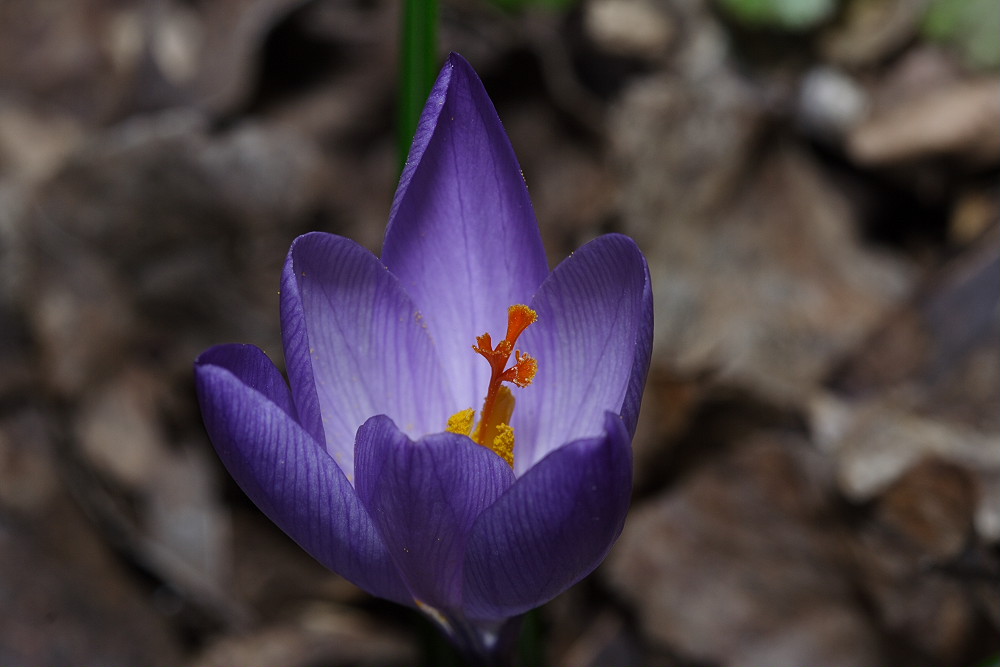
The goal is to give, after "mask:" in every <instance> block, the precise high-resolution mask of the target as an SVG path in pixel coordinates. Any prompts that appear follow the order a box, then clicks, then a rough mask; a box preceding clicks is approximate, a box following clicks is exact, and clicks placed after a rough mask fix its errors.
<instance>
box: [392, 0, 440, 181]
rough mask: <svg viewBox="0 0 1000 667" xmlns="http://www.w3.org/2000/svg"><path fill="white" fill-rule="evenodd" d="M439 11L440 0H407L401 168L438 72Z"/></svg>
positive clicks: (401, 90)
mask: <svg viewBox="0 0 1000 667" xmlns="http://www.w3.org/2000/svg"><path fill="white" fill-rule="evenodd" d="M437 14H438V7H437V0H404V3H403V33H402V48H401V49H400V67H399V73H400V76H399V118H398V119H397V123H396V125H397V128H398V131H397V135H396V139H397V146H398V148H399V164H400V169H402V167H403V165H405V164H406V156H407V153H409V151H410V144H411V143H412V142H413V135H414V133H415V132H416V130H417V121H419V120H420V112H421V110H422V109H423V108H424V102H426V101H427V94H428V93H430V91H431V86H433V85H434V78H435V77H436V76H437V70H438V57H437Z"/></svg>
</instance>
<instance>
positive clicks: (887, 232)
mask: <svg viewBox="0 0 1000 667" xmlns="http://www.w3.org/2000/svg"><path fill="white" fill-rule="evenodd" d="M399 24H400V7H399V5H398V4H397V2H396V1H395V0H309V1H306V0H146V1H142V0H0V663H2V664H5V665H43V664H49V665H51V664H76V665H102V666H110V665H135V664H149V665H156V664H160V665H166V664H188V665H195V666H198V667H209V666H213V665H234V664H240V665H248V666H252V665H264V664H270V665H275V664H280V665H286V666H288V667H320V666H336V665H393V664H396V665H398V664H420V663H421V662H424V663H430V662H432V661H437V662H438V664H443V662H445V661H447V659H448V658H447V657H442V655H443V654H441V653H440V651H441V650H442V649H441V648H440V646H436V645H435V644H434V640H433V639H428V637H433V636H434V635H433V632H432V631H429V630H428V626H426V625H421V623H420V621H419V620H418V619H417V616H416V615H415V614H411V613H410V612H409V611H407V610H404V609H401V608H398V607H396V606H394V605H391V604H388V603H383V602H381V601H378V600H374V599H372V598H370V597H369V596H367V595H366V594H364V593H362V592H360V591H359V590H357V589H356V588H354V587H353V586H352V585H350V584H348V583H347V582H345V581H344V580H342V579H341V578H339V577H338V576H337V575H334V574H331V573H329V572H326V571H325V570H324V569H323V568H322V567H320V566H319V565H317V564H316V563H315V562H313V561H312V560H311V559H310V558H309V557H308V556H306V555H305V554H304V553H303V552H301V551H300V550H299V549H298V548H297V547H296V546H295V545H294V544H293V543H292V542H291V541H290V540H288V539H287V538H286V537H285V536H284V535H283V534H282V533H280V531H278V530H277V529H276V528H275V527H274V526H272V525H271V524H270V522H268V521H267V520H266V519H265V518H264V517H263V515H261V514H260V513H259V512H258V511H257V510H256V509H255V508H254V507H253V506H252V505H251V504H250V503H249V502H248V501H247V500H246V498H245V497H244V496H243V494H242V493H241V492H240V491H239V489H238V488H237V487H236V486H235V484H234V483H233V482H232V481H231V480H230V479H229V477H228V475H226V474H225V472H224V470H223V469H222V467H221V465H220V464H219V462H218V460H217V459H216V457H215V455H214V452H213V450H212V448H211V445H210V444H209V442H208V440H207V438H206V436H205V433H204V431H203V428H202V425H201V420H200V416H199V414H198V410H197V406H196V403H195V399H194V391H193V382H192V371H191V364H192V360H193V359H194V358H195V356H196V355H197V354H198V353H199V352H201V351H202V350H203V349H204V348H206V347H208V346H210V345H212V344H215V343H220V342H230V341H245V342H253V343H256V344H258V345H260V346H262V347H264V348H265V349H266V350H267V351H268V353H269V354H270V355H271V356H272V358H274V359H276V361H278V362H279V363H280V361H281V345H280V332H279V329H278V297H277V288H278V280H279V274H280V268H281V266H282V263H283V261H284V257H285V253H286V252H287V249H288V246H289V243H290V242H291V240H292V239H293V238H294V237H295V236H296V235H298V234H300V233H303V232H306V231H309V230H314V229H317V230H324V231H328V232H334V233H337V234H342V235H345V236H349V237H351V238H353V239H356V240H358V241H359V242H361V243H362V244H364V245H366V246H368V247H370V248H371V249H373V250H374V251H376V252H377V251H378V250H379V245H380V243H381V239H382V235H383V232H384V227H385V223H386V220H387V217H388V211H389V205H390V202H391V197H392V193H393V190H394V187H395V180H396V177H397V168H398V161H397V156H396V154H395V148H394V140H393V124H394V122H395V121H394V119H395V111H394V108H395V95H396V92H395V91H396V75H397V70H398V47H397V42H398V26H399ZM998 35H1000V5H998V4H997V3H996V2H995V0H503V1H501V0H495V1H488V0H442V6H441V25H440V29H439V39H440V45H441V55H442V57H443V56H444V54H445V53H447V52H448V51H457V52H460V53H462V54H463V55H464V56H465V57H466V58H468V59H469V60H470V61H471V63H472V64H473V66H474V67H476V68H477V70H478V71H479V73H480V75H481V76H482V77H483V79H484V82H485V84H486V87H487V89H488V91H489V93H490V95H491V96H492V97H493V100H494V101H495V103H496V105H497V108H498V110H499V113H500V116H501V118H502V120H503V122H504V124H505V127H506V128H507V130H508V132H509V134H510V136H511V140H512V142H513V144H514V147H515V150H516V151H517V154H518V156H519V158H520V160H521V164H522V167H523V170H524V175H525V178H526V180H527V183H528V186H529V188H530V191H531V193H532V197H533V199H534V203H535V207H536V212H537V214H538V218H539V220H540V223H541V228H542V234H543V237H544V239H545V242H546V247H547V249H548V251H549V253H550V261H551V262H552V264H553V265H554V264H555V263H556V262H558V261H559V260H560V259H562V258H563V257H565V256H566V255H567V254H568V253H569V252H570V251H572V250H573V249H574V248H576V247H578V246H579V245H580V244H582V243H584V242H586V241H587V240H589V239H591V238H592V237H594V236H596V235H598V234H601V233H605V232H609V231H620V232H625V233H627V234H630V235H632V236H633V237H634V238H635V239H636V240H637V241H638V242H639V244H640V246H641V247H642V248H643V249H644V251H645V252H646V255H647V257H648V258H649V262H650V265H651V270H652V273H653V279H654V294H655V301H656V337H655V350H654V356H653V363H652V369H651V372H650V379H649V384H648V387H647V391H646V396H645V401H644V405H643V415H642V418H641V423H640V429H639V433H638V435H637V436H636V440H635V452H636V482H635V499H634V504H633V509H632V512H631V514H630V516H629V520H628V523H627V525H626V527H625V531H624V533H623V535H622V537H621V539H620V541H619V542H618V544H617V546H616V547H615V548H614V550H613V551H612V553H611V556H610V557H609V558H608V560H607V561H606V562H605V563H604V565H602V566H601V567H600V568H599V569H598V570H597V572H596V573H595V574H594V575H593V576H591V577H590V578H588V579H587V580H586V581H584V582H583V583H581V584H580V585H578V586H576V587H574V588H573V589H571V590H570V591H568V592H567V593H565V594H564V595H562V596H561V597H559V598H557V599H556V600H554V601H553V602H551V603H550V604H548V605H546V606H545V607H543V608H542V609H541V610H540V611H539V612H537V613H536V614H534V615H532V616H531V617H530V619H529V623H528V628H527V631H526V636H527V640H528V641H530V642H534V645H535V647H536V648H535V649H533V650H534V651H535V656H536V659H537V660H538V662H539V663H544V664H547V665H557V666H558V665H565V666H570V665H573V666H576V665H622V664H633V665H666V666H673V665H677V666H680V665H685V666H701V667H716V666H718V667H724V666H733V667H736V666H749V665H768V666H770V667H801V665H814V666H817V667H838V666H843V667H857V666H859V665H903V664H905V665H909V666H911V667H920V666H937V665H940V666H943V667H956V666H964V665H970V666H971V665H997V664H1000V658H998V657H997V656H998V654H1000V547H998V544H1000V411H998V406H1000V308H998V303H1000V231H998V219H1000V199H998V189H1000V188H998V184H1000V182H998V179H997V176H998V166H1000V81H998V78H997V73H998V68H1000V44H998V40H1000V37H998Z"/></svg>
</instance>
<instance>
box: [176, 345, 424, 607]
mask: <svg viewBox="0 0 1000 667" xmlns="http://www.w3.org/2000/svg"><path fill="white" fill-rule="evenodd" d="M195 379H196V382H197V389H198V399H199V402H200V403H201V411H202V415H203V417H204V420H205V428H206V430H207V431H208V434H209V436H210V437H211V439H212V443H213V444H214V445H215V449H216V451H217V452H218V454H219V458H221V459H222V462H223V463H224V464H225V466H226V469H227V470H228V471H229V473H230V474H231V475H232V476H233V479H235V480H236V482H237V484H239V485H240V488H242V489H243V491H244V492H245V493H246V494H247V495H248V496H249V497H250V499H251V500H252V501H253V502H254V503H255V504H256V505H257V507H259V508H260V509H261V511H262V512H264V514H266V515H267V516H268V518H270V519H271V520H272V521H273V522H274V523H276V524H277V525H278V526H279V527H280V528H281V529H282V530H283V531H285V533H287V534H288V536H289V537H291V538H292V539H293V540H295V541H296V542H298V543H299V545H300V546H301V547H302V548H303V549H305V550H306V551H307V552H309V553H310V554H311V555H312V556H313V557H314V558H315V559H316V560H318V561H319V562H321V563H323V565H325V566H326V567H328V568H330V569H331V570H334V571H336V572H339V573H340V574H341V575H342V576H344V577H345V578H346V579H349V580H350V581H352V582H354V583H355V584H357V585H358V586H360V587H362V588H364V589H365V590H368V591H370V592H371V593H373V594H374V595H378V596H381V597H384V598H388V599H390V600H395V601H397V602H402V603H407V602H408V601H409V598H408V595H407V592H406V588H405V587H404V586H403V583H402V581H401V580H400V578H399V575H398V574H397V572H396V570H395V567H394V566H393V564H392V561H391V560H390V558H389V554H388V552H387V550H386V547H385V544H384V543H383V542H382V539H381V537H380V536H379V534H378V532H377V531H376V529H375V526H374V525H373V524H372V522H371V519H370V518H369V516H368V513H367V512H366V511H365V509H364V507H362V505H361V503H360V502H359V500H358V497H357V494H356V493H355V491H354V488H353V487H352V486H351V484H350V483H349V482H348V481H347V478H346V477H345V476H344V473H343V471H341V469H340V468H339V467H338V466H337V464H336V463H334V461H333V459H332V458H331V457H330V455H329V454H327V452H326V451H325V450H324V449H323V447H322V445H321V444H320V443H318V442H316V440H315V439H314V438H312V437H311V436H310V435H309V433H307V432H306V431H305V429H303V428H302V426H301V425H300V424H299V423H298V422H297V421H296V420H295V419H294V418H293V416H292V412H291V411H290V410H291V408H292V400H291V395H290V393H289V390H288V386H287V385H286V384H285V382H284V379H283V378H282V377H281V373H280V372H279V371H278V369H277V368H275V366H274V364H272V363H271V361H270V360H269V359H267V357H266V356H265V355H264V353H263V352H262V351H261V350H260V349H258V348H256V347H253V346H251V345H223V346H219V347H215V348H212V349H210V350H208V351H206V352H205V353H203V354H202V355H201V356H200V357H199V358H198V360H197V361H196V363H195Z"/></svg>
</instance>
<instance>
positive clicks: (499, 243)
mask: <svg viewBox="0 0 1000 667" xmlns="http://www.w3.org/2000/svg"><path fill="white" fill-rule="evenodd" d="M382 261H383V262H384V263H385V265H386V266H387V267H389V269H390V270H391V271H392V272H393V273H394V274H395V275H396V276H398V277H399V279H400V281H401V282H402V284H403V288H404V289H405V290H406V292H407V293H408V294H409V295H410V296H411V297H412V298H413V301H414V303H415V304H416V305H417V308H419V309H420V312H421V313H422V314H423V315H424V318H425V320H426V322H427V327H428V329H429V331H430V334H431V337H432V338H433V339H434V341H435V344H436V345H437V349H438V353H439V355H440V358H441V363H442V366H443V367H444V368H445V372H446V374H447V375H448V378H449V380H450V382H451V386H452V388H453V392H454V396H455V398H456V399H458V401H459V403H461V405H460V406H459V407H457V408H456V410H458V409H461V408H468V407H474V408H478V406H479V403H481V402H482V400H483V396H484V394H485V391H486V384H487V382H488V381H489V366H488V365H487V364H486V363H485V362H484V361H483V360H482V359H480V358H479V357H477V356H476V355H475V354H474V353H473V352H472V350H471V349H470V348H471V346H472V345H474V344H475V341H476V336H478V335H480V334H482V333H484V332H487V331H489V332H491V333H493V334H494V336H496V338H495V339H494V340H499V339H500V338H502V337H503V335H504V332H505V331H506V329H507V308H508V307H509V306H511V305H513V304H516V303H528V300H529V299H530V298H531V296H532V295H533V294H534V293H535V290H536V289H537V288H538V286H539V285H540V284H541V282H542V280H544V278H545V276H546V275H547V274H548V265H547V263H546V259H545V251H544V249H543V247H542V241H541V236H540V234H539V231H538V222H537V220H536V218H535V213H534V210H533V209H532V206H531V200H530V199H529V197H528V190H527V187H526V186H525V183H524V178H523V177H522V176H521V170H520V167H519V165H518V163H517V158H516V157H515V156H514V150H513V148H512V147H511V145H510V140H509V139H508V138H507V135H506V133H505V132H504V130H503V126H502V125H501V124H500V119H499V118H498V117H497V113H496V110H495V109H494V108H493V103H492V102H491V101H490V99H489V97H488V96H487V95H486V91H485V90H484V89H483V85H482V83H481V82H480V81H479V78H478V77H477V76H476V73H475V72H474V71H473V69H472V67H471V66H470V65H469V63H467V62H466V61H465V60H463V59H462V58H461V57H460V56H457V55H454V54H453V55H452V56H451V57H450V58H449V59H448V62H447V63H446V64H445V66H444V69H442V71H441V75H440V76H439V77H438V80H437V83H436V84H435V85H434V89H433V91H432V92H431V95H430V99H428V101H427V106H426V107H425V108H424V113H423V116H422V117H421V119H420V124H419V127H418V130H417V135H416V137H415V139H414V143H413V148H412V149H411V152H410V158H409V160H408V161H407V166H406V168H405V169H404V171H403V175H402V178H401V179H400V183H399V188H398V189H397V191H396V198H395V201H394V202H393V206H392V213H391V215H390V218H389V227H388V229H387V230H386V235H385V244H384V246H383V251H382Z"/></svg>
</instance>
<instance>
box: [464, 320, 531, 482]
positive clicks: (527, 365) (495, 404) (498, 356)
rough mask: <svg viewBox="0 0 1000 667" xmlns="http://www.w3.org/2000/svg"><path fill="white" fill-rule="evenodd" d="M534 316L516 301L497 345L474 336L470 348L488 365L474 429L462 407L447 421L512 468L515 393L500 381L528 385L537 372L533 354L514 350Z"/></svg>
mask: <svg viewBox="0 0 1000 667" xmlns="http://www.w3.org/2000/svg"><path fill="white" fill-rule="evenodd" d="M537 319H538V313H536V312H535V311H533V310H532V309H531V308H528V307H527V306H525V305H522V304H517V305H514V306H511V307H510V308H508V309H507V335H506V336H505V337H504V339H503V340H501V341H500V342H499V343H497V345H496V347H493V339H492V338H491V337H490V335H489V334H488V333H484V334H483V335H482V336H477V337H476V344H475V345H473V346H472V349H473V350H475V351H476V352H478V353H479V354H481V355H482V356H483V358H485V359H486V361H488V362H489V364H490V384H489V387H488V388H487V390H486V399H485V400H484V401H483V409H482V410H481V411H480V413H479V423H478V425H477V426H476V428H475V431H474V432H473V429H472V410H462V411H460V412H458V413H456V414H455V415H452V417H451V418H450V419H449V420H448V430H449V431H451V432H452V433H462V434H464V435H468V436H470V437H471V438H472V439H473V440H475V441H476V442H477V443H479V444H480V445H483V446H484V447H489V448H490V449H492V450H493V451H494V452H496V453H497V454H498V455H499V456H501V457H502V458H503V459H504V460H505V461H506V462H507V463H508V464H509V465H510V466H512V467H513V465H514V430H513V429H512V428H511V427H510V417H511V415H512V414H513V412H514V395H513V394H512V393H511V391H510V389H508V388H507V387H504V386H503V383H504V382H510V383H512V384H515V385H517V386H518V387H527V386H528V385H529V384H531V381H532V380H533V379H534V377H535V374H536V373H537V372H538V362H537V361H536V360H535V359H534V358H533V357H531V356H529V355H527V354H522V353H521V351H520V350H514V345H515V343H517V339H518V337H519V336H520V335H521V334H522V333H524V330H525V329H527V328H528V327H529V326H530V325H531V324H532V323H534V322H535V320H537ZM511 354H513V355H514V364H513V365H512V366H511V367H510V368H508V367H507V363H508V362H509V361H510V357H511Z"/></svg>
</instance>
